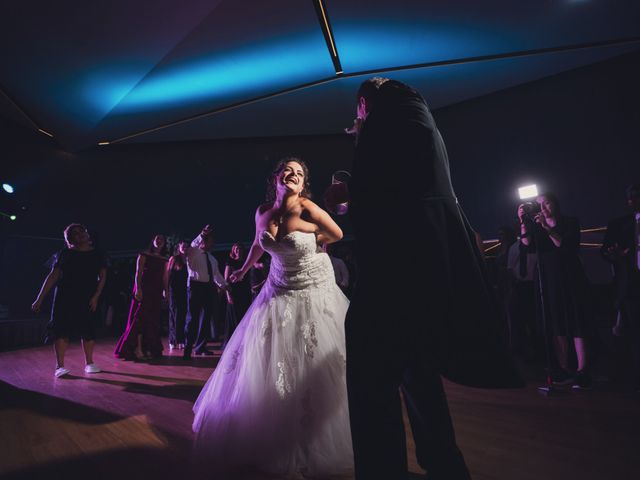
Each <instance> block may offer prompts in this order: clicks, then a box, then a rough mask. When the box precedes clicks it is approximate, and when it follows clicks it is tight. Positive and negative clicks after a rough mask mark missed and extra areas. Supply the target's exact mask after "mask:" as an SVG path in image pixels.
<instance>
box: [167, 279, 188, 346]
mask: <svg viewBox="0 0 640 480" xmlns="http://www.w3.org/2000/svg"><path fill="white" fill-rule="evenodd" d="M188 309H189V308H188V301H187V291H186V290H185V289H182V290H177V289H173V288H171V289H169V343H170V344H172V345H177V344H179V343H185V342H184V333H185V325H186V320H187V311H188Z"/></svg>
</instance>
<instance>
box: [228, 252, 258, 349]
mask: <svg viewBox="0 0 640 480" xmlns="http://www.w3.org/2000/svg"><path fill="white" fill-rule="evenodd" d="M246 257H247V254H246V252H245V249H244V247H243V246H242V244H241V243H236V244H234V245H233V246H232V247H231V252H230V253H229V258H228V259H227V263H226V264H225V267H224V279H225V280H227V282H229V276H230V275H231V274H232V273H233V272H235V271H236V270H240V269H241V268H242V266H243V265H244V261H245V259H246ZM249 282H250V279H249V277H248V276H245V278H243V279H242V281H240V282H238V283H233V284H232V283H229V285H230V288H229V290H227V291H226V297H227V309H226V312H225V325H224V342H223V344H222V346H223V347H225V346H226V345H227V342H228V341H229V339H230V338H231V335H233V331H234V330H235V329H236V326H237V325H238V322H239V321H240V320H241V319H242V317H244V314H245V313H246V312H247V309H248V308H249V305H251V285H250V283H249Z"/></svg>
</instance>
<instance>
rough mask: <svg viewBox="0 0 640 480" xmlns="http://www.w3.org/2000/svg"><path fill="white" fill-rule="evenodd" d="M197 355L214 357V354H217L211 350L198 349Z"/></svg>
mask: <svg viewBox="0 0 640 480" xmlns="http://www.w3.org/2000/svg"><path fill="white" fill-rule="evenodd" d="M196 355H202V356H203V357H212V356H213V355H215V353H213V352H212V351H211V350H207V349H204V350H198V351H196Z"/></svg>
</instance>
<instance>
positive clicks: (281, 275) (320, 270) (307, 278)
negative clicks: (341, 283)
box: [259, 230, 335, 290]
mask: <svg viewBox="0 0 640 480" xmlns="http://www.w3.org/2000/svg"><path fill="white" fill-rule="evenodd" d="M259 240H260V246H261V247H262V248H263V249H264V250H265V251H267V252H268V253H269V254H270V255H271V269H270V270H269V279H268V282H269V283H271V285H272V286H273V287H275V288H282V289H285V290H303V289H305V288H309V287H322V286H329V285H331V284H332V283H335V277H334V274H333V266H332V265H331V260H330V259H329V256H328V255H327V254H326V253H324V252H322V251H321V250H319V247H318V245H317V244H316V236H315V234H314V233H308V232H300V231H293V232H290V233H288V234H286V235H285V236H284V237H282V238H281V239H280V240H279V241H277V240H276V239H275V238H274V237H273V235H271V233H269V232H268V231H266V230H265V231H264V232H262V234H261V235H260V239H259Z"/></svg>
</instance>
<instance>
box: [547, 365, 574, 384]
mask: <svg viewBox="0 0 640 480" xmlns="http://www.w3.org/2000/svg"><path fill="white" fill-rule="evenodd" d="M551 381H552V382H553V384H554V385H570V384H572V383H575V381H574V377H573V375H571V374H570V373H569V372H567V371H566V370H563V369H560V370H558V371H556V372H554V374H553V375H552V376H551Z"/></svg>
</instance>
